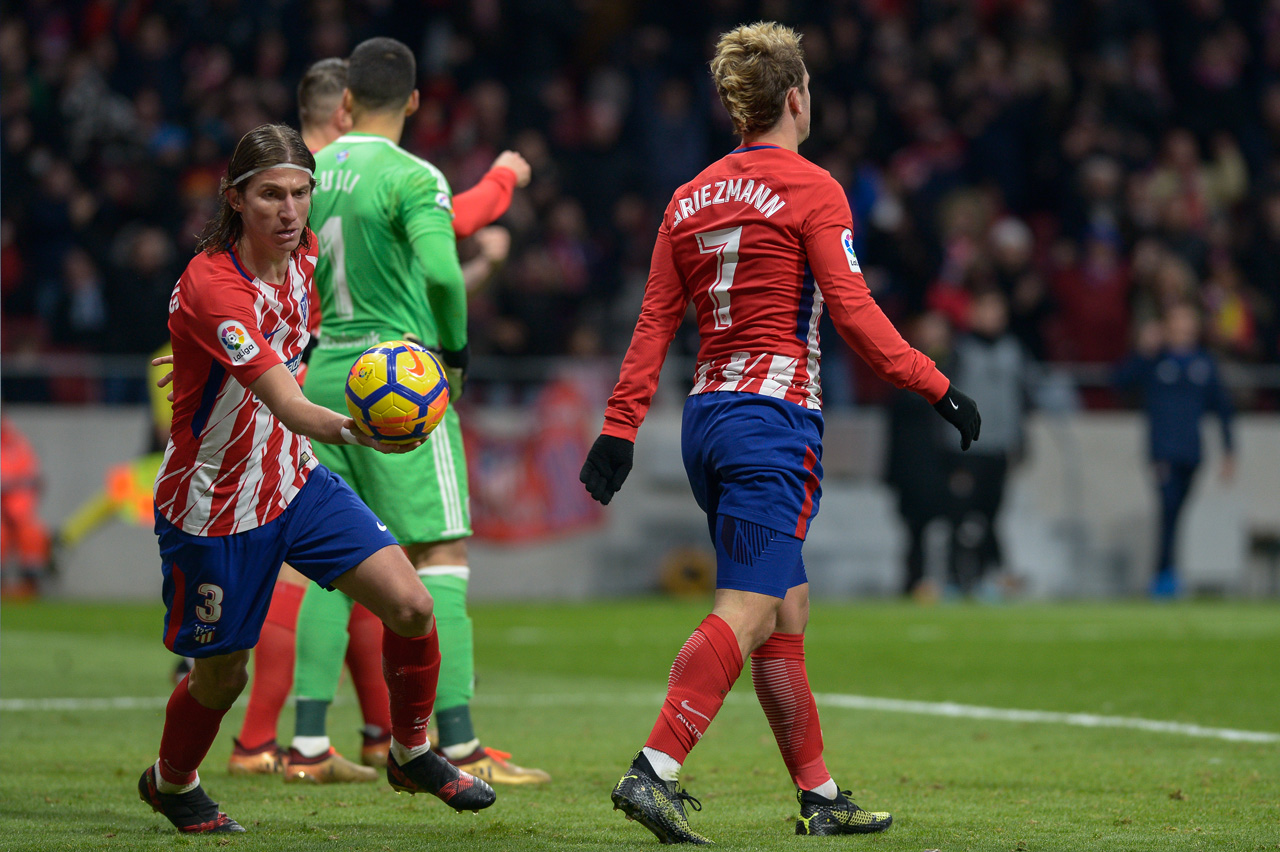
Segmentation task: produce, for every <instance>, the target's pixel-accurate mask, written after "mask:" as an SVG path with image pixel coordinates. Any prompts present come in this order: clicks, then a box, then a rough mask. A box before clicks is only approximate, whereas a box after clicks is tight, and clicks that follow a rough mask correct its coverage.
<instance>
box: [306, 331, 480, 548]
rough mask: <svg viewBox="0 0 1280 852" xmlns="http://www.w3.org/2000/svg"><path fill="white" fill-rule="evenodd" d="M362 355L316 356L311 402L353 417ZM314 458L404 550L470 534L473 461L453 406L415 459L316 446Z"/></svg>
mask: <svg viewBox="0 0 1280 852" xmlns="http://www.w3.org/2000/svg"><path fill="white" fill-rule="evenodd" d="M363 351H364V350H363V349H352V350H350V351H348V350H346V349H327V350H326V349H316V350H315V351H314V352H313V353H312V356H311V363H310V364H309V365H308V367H307V378H306V387H305V388H304V392H305V393H306V395H307V398H308V399H310V400H311V401H312V402H314V403H316V404H317V405H323V406H324V407H325V408H328V409H331V410H333V411H337V412H339V413H340V414H343V415H347V414H348V411H347V404H346V397H345V390H346V382H347V372H348V371H349V370H350V369H351V365H352V364H353V363H355V360H356V358H358V357H359V356H360V353H361V352H363ZM313 448H314V450H315V454H316V459H317V460H318V461H319V462H320V463H321V464H323V465H324V466H325V467H328V468H329V469H330V470H332V471H333V472H334V473H336V474H338V475H339V476H341V477H342V478H343V479H345V480H346V481H347V483H348V484H349V485H350V486H351V487H352V488H354V489H355V492H356V494H358V495H360V498H361V499H362V500H364V502H365V503H366V504H367V505H368V506H369V508H370V509H372V510H373V511H374V514H376V515H377V516H378V518H379V520H381V521H382V522H383V523H384V524H386V525H387V529H388V530H390V532H391V534H392V535H394V536H395V537H396V540H397V541H399V542H400V543H401V544H419V543H423V542H433V541H448V540H451V539H458V538H466V537H467V536H469V535H471V506H470V492H469V491H468V489H467V457H466V455H465V453H464V451H463V448H462V426H461V423H460V421H459V420H458V414H457V412H456V411H454V410H453V406H449V409H448V411H446V412H445V416H444V420H443V421H441V423H440V425H439V426H437V427H436V429H435V431H434V432H432V433H431V435H430V436H429V437H428V438H427V442H426V444H424V445H423V446H421V447H419V448H418V449H416V450H414V451H413V452H411V453H404V454H402V455H385V454H383V453H379V452H377V451H375V450H371V449H369V448H367V447H356V446H352V445H350V444H342V445H334V444H321V443H319V442H315V443H314V445H313Z"/></svg>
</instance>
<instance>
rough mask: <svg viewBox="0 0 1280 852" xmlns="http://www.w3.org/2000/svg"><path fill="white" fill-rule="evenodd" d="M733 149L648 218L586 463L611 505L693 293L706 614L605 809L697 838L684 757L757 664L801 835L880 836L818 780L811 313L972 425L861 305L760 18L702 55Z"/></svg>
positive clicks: (959, 398) (688, 454)
mask: <svg viewBox="0 0 1280 852" xmlns="http://www.w3.org/2000/svg"><path fill="white" fill-rule="evenodd" d="M711 74H712V77H713V79H714V81H715V84H716V88H717V90H718V91H719V93H720V99H721V102H722V103H723V104H724V106H725V108H726V109H727V110H728V112H729V115H730V117H731V118H732V119H733V123H734V127H735V129H736V130H737V132H738V133H739V134H740V135H741V136H742V145H741V146H740V147H739V148H737V149H735V150H734V151H732V152H730V153H729V154H728V155H727V156H725V157H723V158H722V159H720V160H719V161H717V162H716V163H713V164H712V165H711V166H710V167H709V168H707V169H706V170H704V171H703V172H702V173H701V174H700V175H698V176H697V177H695V178H694V179H693V180H692V181H690V182H689V183H687V184H685V185H684V186H682V187H680V188H679V189H677V190H676V192H675V194H674V196H673V197H672V199H671V202H670V204H668V205H667V209H666V212H665V213H664V215H663V218H662V224H661V226H660V227H659V229H658V238H657V242H656V244H655V246H654V251H653V262H652V266H651V267H650V272H649V281H648V283H647V285H646V287H645V295H644V302H643V305H642V307H641V309H640V318H639V320H638V322H637V324H636V329H635V332H634V333H633V335H632V338H631V345H630V347H629V348H628V350H627V355H626V358H625V360H624V361H623V364H622V371H621V376H620V378H619V380H618V384H617V386H616V387H615V388H614V392H613V395H612V397H610V399H609V405H608V409H607V411H606V412H605V418H604V419H605V422H604V429H603V431H602V434H601V435H600V437H599V438H597V439H596V442H595V444H594V445H593V446H592V448H591V451H590V453H589V454H588V456H587V460H586V462H585V464H584V465H583V467H582V474H581V477H580V478H581V479H582V482H583V483H584V484H585V485H586V487H587V490H588V491H589V492H590V493H591V495H592V497H594V498H595V499H597V500H599V501H600V502H601V503H606V504H607V503H608V502H609V501H610V500H611V499H612V498H613V495H614V494H615V493H616V492H617V490H618V489H619V488H620V487H621V486H622V483H623V481H624V480H625V479H626V476H627V474H628V473H629V472H630V470H631V463H632V455H633V446H634V441H635V436H636V432H637V430H638V429H639V427H640V424H641V422H642V421H643V420H644V416H645V413H646V412H647V411H648V408H649V404H650V401H651V400H652V398H653V392H654V390H655V388H656V387H657V384H658V375H659V373H660V371H661V368H662V362H663V360H664V359H665V357H666V352H667V348H668V346H669V345H670V343H671V340H672V338H673V337H674V335H675V332H676V329H677V328H678V327H679V325H680V323H681V320H682V318H683V317H684V315H685V311H686V309H687V307H688V305H689V303H690V302H692V303H693V305H694V308H695V310H696V312H697V318H698V330H699V333H700V336H701V347H700V349H699V352H698V365H697V369H696V372H695V375H694V385H693V390H692V391H691V392H690V394H689V398H688V400H687V401H686V402H685V408H684V419H683V429H682V432H683V434H682V437H681V443H682V450H683V456H684V464H685V470H686V472H687V473H688V476H689V483H690V485H691V486H692V488H693V492H694V496H695V498H696V499H697V501H698V504H699V505H700V506H701V507H702V508H703V510H704V511H705V512H706V513H707V525H708V529H709V531H710V533H711V538H712V541H713V543H714V545H715V549H716V594H715V603H714V605H713V608H712V611H711V613H710V614H709V615H708V616H707V617H706V618H705V619H704V620H703V621H702V623H701V624H699V625H698V627H697V629H696V630H694V632H693V634H692V635H691V636H690V637H689V639H688V641H686V642H685V644H684V647H683V648H681V650H680V653H679V654H678V655H677V657H676V659H675V662H674V663H673V664H672V667H671V675H670V678H669V680H668V685H667V696H666V700H665V702H664V703H663V706H662V711H661V713H660V714H659V716H658V720H657V723H656V724H655V725H654V727H653V730H652V732H651V733H650V734H649V738H648V740H647V741H646V742H645V745H644V748H643V749H641V751H640V752H639V753H638V754H637V755H636V756H635V759H634V760H633V762H632V764H631V766H630V768H629V769H628V770H627V772H626V774H625V775H624V776H623V777H622V779H621V780H620V781H619V782H618V784H617V785H616V786H615V787H614V790H613V796H612V798H613V803H614V807H615V808H620V809H622V810H623V811H624V812H625V813H626V814H627V816H628V818H631V819H635V820H637V821H638V822H640V823H641V824H642V825H644V826H645V827H646V828H648V829H649V830H650V831H652V832H653V833H654V834H655V835H656V836H657V837H658V839H659V840H661V841H662V842H664V843H708V842H710V841H709V840H707V838H705V837H703V836H702V835H700V834H698V833H697V832H695V831H694V830H693V829H692V828H691V827H690V825H689V821H688V818H687V816H686V814H685V811H684V803H685V802H686V801H687V802H690V803H692V804H693V805H694V807H697V808H699V809H700V808H701V806H700V805H699V804H698V803H697V800H696V799H693V797H692V796H690V795H689V794H688V793H686V792H685V791H684V790H683V789H681V788H680V786H679V781H678V779H679V772H680V768H681V765H682V764H683V763H684V761H685V759H686V758H687V757H688V755H689V752H690V750H691V749H692V748H693V747H694V745H695V744H696V743H697V742H698V740H700V739H701V738H702V736H703V734H704V733H705V732H706V730H707V728H708V726H709V725H710V724H711V721H712V720H713V719H714V718H715V716H716V713H717V712H718V711H719V709H720V707H721V705H722V704H723V702H724V698H725V696H726V695H727V694H728V693H729V690H730V689H732V688H733V684H734V682H735V681H736V680H737V679H738V675H739V674H740V673H741V671H742V668H743V665H744V661H745V659H746V658H747V657H748V656H750V657H751V674H752V680H753V682H754V685H755V690H756V695H757V697H758V698H759V700H760V704H761V706H762V707H763V708H764V711H765V716H766V717H767V718H768V720H769V725H770V727H771V728H772V729H773V732H774V737H775V738H776V740H777V743H778V748H779V750H780V751H781V752H782V759H783V761H784V763H785V764H786V767H787V772H788V774H789V775H790V776H791V778H792V780H793V781H794V783H795V785H796V789H797V797H798V799H799V802H800V818H799V820H798V821H797V823H796V833H797V834H852V833H871V832H878V831H883V830H885V829H886V828H888V827H889V826H890V824H891V823H892V822H893V818H892V816H890V815H889V814H887V813H882V812H874V813H873V812H868V811H865V810H863V809H861V808H859V807H858V806H857V805H856V804H854V803H853V802H852V801H850V799H849V794H848V793H847V792H842V791H841V790H840V787H839V785H837V784H836V782H835V781H834V780H833V779H832V777H831V773H830V772H829V771H828V770H827V767H826V763H825V762H824V760H823V748H822V730H821V728H820V727H819V724H818V712H817V707H816V706H815V704H814V700H813V692H812V691H811V690H810V688H809V680H808V676H807V674H806V672H805V665H804V632H805V627H806V626H807V624H808V616H809V584H808V578H807V577H806V575H805V570H804V561H803V559H802V557H801V547H802V545H803V543H804V537H805V535H806V533H807V532H808V529H809V525H810V523H811V522H812V521H813V518H814V517H815V516H816V515H817V513H818V501H819V499H820V498H821V496H822V484H821V482H822V429H823V423H822V396H821V388H820V386H819V382H818V365H819V358H820V352H819V347H818V322H819V319H820V317H821V314H822V310H823V307H824V306H826V307H828V308H829V310H830V311H831V314H832V319H833V320H834V322H835V326H836V329H837V330H838V331H839V332H840V334H841V336H842V337H843V338H844V339H845V340H846V341H847V342H848V343H849V345H850V346H852V347H853V348H854V350H855V351H856V352H858V354H859V355H860V356H862V358H863V359H864V360H866V361H867V363H868V364H869V365H870V366H871V367H872V368H873V369H874V370H875V372H876V373H877V374H878V375H880V376H881V377H882V378H884V379H886V380H888V381H890V382H892V383H893V384H895V385H897V386H898V387H900V388H907V389H910V390H913V391H916V392H917V393H919V394H921V395H922V396H924V397H925V399H927V400H928V401H929V402H930V403H932V404H934V407H935V408H936V409H937V410H938V412H939V413H940V414H941V415H942V416H943V417H945V418H946V419H947V420H948V421H950V422H951V423H952V424H953V425H954V426H955V427H956V428H957V429H958V430H959V432H960V441H961V447H962V448H964V449H967V448H968V447H969V444H970V442H971V441H973V440H975V439H976V438H977V437H978V431H979V427H980V424H981V419H980V418H979V416H978V410H977V406H975V405H974V403H973V401H972V400H971V399H969V398H968V397H967V396H965V395H964V394H962V393H960V392H959V391H957V390H955V389H954V388H952V387H951V383H950V382H949V381H948V380H947V377H946V376H944V375H943V374H942V373H941V372H940V371H939V370H938V368H937V366H936V365H935V364H934V363H933V361H932V360H930V359H929V358H928V357H927V356H925V355H924V354H922V353H920V352H918V351H916V350H915V349H912V348H911V347H910V346H908V345H907V343H906V342H905V341H904V340H903V339H902V337H901V336H900V335H899V334H898V332H897V330H896V329H894V327H893V325H892V324H891V323H890V322H889V320H888V319H887V318H886V317H885V315H884V314H883V313H882V312H881V311H880V308H879V307H878V306H877V305H876V303H875V301H874V300H873V299H872V298H871V294H870V291H869V290H868V289H867V284H866V282H865V281H864V280H863V277H862V273H861V271H860V269H859V266H858V259H857V256H856V255H855V254H854V251H853V217H852V214H851V212H850V210H849V203H848V201H847V200H846V197H845V193H844V190H843V189H842V188H841V187H840V185H839V184H838V183H836V181H835V180H834V179H832V177H831V175H830V174H829V173H827V172H826V171H825V170H823V169H821V168H818V167H817V166H815V165H814V164H812V163H810V162H809V161H808V160H806V159H805V158H804V157H802V156H800V154H799V153H798V148H799V145H800V143H801V142H803V141H804V140H805V138H806V137H807V136H808V135H809V123H810V111H809V110H810V106H809V75H808V72H807V71H806V70H805V66H804V54H803V52H802V51H801V48H800V37H799V36H798V35H797V34H796V33H795V32H794V31H792V30H790V29H788V28H787V27H784V26H781V25H779V24H776V23H771V22H760V23H756V24H751V25H748V26H741V27H738V28H737V29H735V30H733V31H731V32H729V33H726V34H724V35H723V36H722V37H721V38H720V41H719V43H718V44H717V47H716V55H715V59H714V60H712V62H711Z"/></svg>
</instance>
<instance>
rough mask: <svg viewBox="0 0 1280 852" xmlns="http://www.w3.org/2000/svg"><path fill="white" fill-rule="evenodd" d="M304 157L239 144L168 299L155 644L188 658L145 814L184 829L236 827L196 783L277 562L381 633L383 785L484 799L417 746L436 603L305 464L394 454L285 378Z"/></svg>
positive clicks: (295, 306)
mask: <svg viewBox="0 0 1280 852" xmlns="http://www.w3.org/2000/svg"><path fill="white" fill-rule="evenodd" d="M314 170H315V160H314V158H313V157H312V155H311V153H310V152H309V151H308V150H307V148H306V146H305V145H304V144H303V142H302V138H301V137H300V136H299V135H298V134H297V132H296V131H294V130H292V129H291V128H288V127H285V126H282V125H264V126H262V127H258V128H256V129H254V130H252V131H250V132H249V133H247V134H246V135H245V136H244V138H243V139H241V140H240V142H239V144H238V145H237V146H236V150H235V152H234V153H233V154H232V157H231V162H230V164H229V166H228V169H227V175H226V177H225V178H224V179H223V181H222V187H221V189H222V199H221V204H220V207H219V210H218V213H217V214H216V215H215V217H214V218H213V219H212V220H211V221H210V222H209V224H208V226H207V227H206V229H205V231H204V233H203V234H202V235H201V238H200V242H199V247H200V251H199V253H198V254H197V255H196V256H195V257H194V258H193V259H192V260H191V262H190V263H189V264H188V265H187V269H186V271H185V272H184V273H183V274H182V277H181V278H180V279H179V281H178V283H177V285H176V286H175V287H174V290H173V295H172V297H171V299H170V301H169V331H170V335H171V337H172V341H173V386H174V390H173V393H174V406H173V426H172V430H171V434H170V438H169V443H168V446H167V448H166V450H165V457H164V462H163V463H162V464H161V467H160V471H159V473H158V475H157V477H156V490H155V496H156V534H157V535H158V537H159V539H160V556H161V564H162V571H163V575H164V601H165V605H166V607H167V612H166V615H165V630H164V642H165V645H166V647H168V648H169V650H171V651H173V652H175V653H179V654H184V655H186V656H190V657H194V658H195V663H194V665H193V668H192V670H191V673H190V675H188V676H187V677H186V678H185V679H183V680H182V681H181V682H180V683H179V684H178V686H177V687H176V688H175V689H174V691H173V695H172V696H171V697H170V699H169V704H168V708H167V710H166V713H165V725H164V733H163V734H162V736H161V740H160V754H159V759H158V760H157V761H156V762H155V764H154V765H153V766H150V767H148V768H147V769H146V771H145V772H143V773H142V777H141V778H140V779H139V781H138V792H139V794H140V795H141V797H142V799H143V801H145V802H146V803H147V804H149V805H151V807H152V808H154V809H155V810H156V811H158V812H159V813H161V814H163V815H164V816H165V817H166V818H168V819H169V821H170V822H172V823H173V824H174V825H175V826H177V827H178V828H179V829H180V830H182V831H184V832H232V831H243V830H244V829H243V828H242V827H241V826H240V825H239V824H238V823H237V822H236V821H235V820H234V819H232V818H230V817H228V816H227V815H226V814H225V813H222V812H221V811H220V810H219V809H218V805H217V803H216V802H214V801H213V800H212V799H210V798H209V796H208V795H207V794H206V793H205V791H204V789H203V788H202V787H201V785H200V777H199V775H198V773H197V770H198V768H199V766H200V763H201V761H202V760H203V759H204V757H205V755H206V754H207V753H208V750H209V747H210V745H211V744H212V743H213V740H214V737H215V736H216V735H217V732H218V726H219V724H220V723H221V721H222V717H223V716H224V715H225V714H226V712H227V710H228V709H230V707H231V705H232V704H233V703H234V701H235V700H236V697H237V696H238V695H239V694H240V692H241V690H243V689H244V685H245V682H246V680H247V673H246V662H247V661H248V658H249V649H251V648H252V647H253V646H254V644H255V643H256V642H257V640H258V633H259V630H260V629H261V627H262V622H263V618H264V616H265V614H266V610H267V605H268V602H269V601H270V599H271V590H272V587H273V585H274V583H275V579H276V574H277V572H278V571H279V569H280V565H281V563H282V562H284V561H285V560H286V559H287V560H288V561H289V563H290V564H291V565H293V566H294V567H295V568H296V569H297V570H299V571H301V572H302V573H303V574H305V575H306V576H308V577H309V578H311V579H312V580H313V581H314V582H316V583H317V584H319V585H321V586H325V587H333V588H338V589H342V590H343V592H344V593H346V594H348V595H350V596H351V597H352V598H354V599H356V600H359V601H361V602H362V603H363V604H364V605H365V606H367V607H368V608H369V609H370V610H372V611H373V612H374V613H375V614H376V615H377V616H378V617H379V618H381V619H382V621H383V624H384V625H385V628H384V631H383V666H384V672H385V674H386V679H387V688H388V690H389V692H390V695H391V730H392V742H391V755H392V757H391V760H392V762H393V763H395V764H396V765H397V768H398V770H399V771H398V773H397V775H396V777H395V779H394V780H393V781H392V784H393V786H394V787H396V789H399V790H404V791H407V792H411V793H417V792H420V791H426V792H430V793H432V794H434V795H436V796H438V797H440V798H441V799H442V800H444V801H445V802H446V803H447V804H449V805H450V806H452V807H454V808H456V809H458V810H462V809H472V810H478V809H480V808H484V807H488V806H489V805H490V804H492V803H493V801H494V795H493V790H492V789H491V788H489V786H488V785H487V784H485V783H484V782H483V781H479V780H478V779H476V778H473V777H472V776H470V775H468V774H466V773H461V772H459V771H458V770H457V769H456V768H455V767H454V766H452V765H451V764H450V763H449V762H448V761H447V760H444V759H443V758H441V757H439V756H438V755H436V754H434V753H433V752H432V751H431V749H430V743H428V742H427V738H426V727H427V720H428V718H429V717H430V715H431V711H432V706H433V704H434V701H435V692H436V679H437V677H438V673H439V668H440V649H439V641H438V639H437V637H436V630H435V619H434V615H433V611H432V600H431V595H430V594H428V593H427V591H426V590H425V589H424V588H423V586H422V584H421V583H420V582H419V581H418V577H417V575H416V574H415V572H414V570H413V567H412V566H411V565H410V564H409V561H408V560H407V559H406V558H405V556H404V553H403V552H402V551H401V550H400V548H399V546H398V545H397V544H396V542H395V540H394V539H393V538H392V537H391V536H390V534H388V533H387V531H386V527H385V526H384V525H383V524H382V523H381V522H380V521H379V520H378V518H377V516H376V515H374V513H373V512H372V511H371V510H370V509H369V508H368V507H367V506H365V505H364V504H363V503H362V502H361V501H360V499H359V498H358V497H357V496H356V495H355V493H354V492H353V491H352V490H351V489H350V487H348V486H347V485H346V484H345V483H344V482H343V481H342V480H341V479H339V478H338V477H336V476H334V475H333V474H331V473H330V472H329V471H328V470H326V469H325V468H324V467H322V466H320V465H319V464H317V462H316V459H315V454H314V450H313V448H312V444H311V441H312V440H316V441H319V442H322V443H329V444H356V445H360V446H362V447H365V448H368V449H374V450H377V451H379V452H382V453H404V452H408V451H410V450H413V449H416V448H417V446H418V445H417V444H410V445H395V446H392V445H386V444H382V443H380V442H377V441H374V440H372V439H370V438H369V437H367V436H365V435H363V434H362V433H360V431H359V430H358V429H353V428H352V426H353V424H352V422H351V420H350V419H349V418H346V417H343V416H342V415H340V414H336V413H335V412H332V411H329V410H327V409H325V408H323V407H321V406H318V405H315V404H313V403H311V402H309V401H308V400H307V399H306V397H304V396H303V395H302V390H301V388H300V387H299V385H298V382H297V380H296V378H295V373H296V371H297V369H298V367H299V365H300V364H301V360H302V352H303V349H304V348H305V347H306V344H307V340H308V337H309V332H308V324H307V319H308V314H309V312H310V311H311V310H312V307H313V306H312V305H311V302H312V299H311V295H310V294H311V293H312V287H313V285H312V275H313V274H314V271H315V262H316V258H315V253H314V248H313V246H314V245H315V236H314V235H313V234H312V233H311V232H310V230H309V229H308V227H307V219H308V215H309V213H310V207H311V192H312V189H313V188H314V186H315V178H314Z"/></svg>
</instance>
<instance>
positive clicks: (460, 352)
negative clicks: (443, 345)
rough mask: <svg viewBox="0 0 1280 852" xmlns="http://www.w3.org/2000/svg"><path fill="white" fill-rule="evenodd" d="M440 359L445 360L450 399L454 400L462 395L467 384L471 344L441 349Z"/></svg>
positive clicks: (445, 373)
mask: <svg viewBox="0 0 1280 852" xmlns="http://www.w3.org/2000/svg"><path fill="white" fill-rule="evenodd" d="M440 360H441V361H443V362H444V375H445V378H446V379H448V380H449V401H450V402H453V401H454V400H456V399H457V398H458V397H460V396H462V391H463V389H464V388H465V387H466V386H467V365H468V364H469V363H471V344H470V343H467V344H465V345H464V346H463V347H462V348H461V349H441V350H440Z"/></svg>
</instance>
